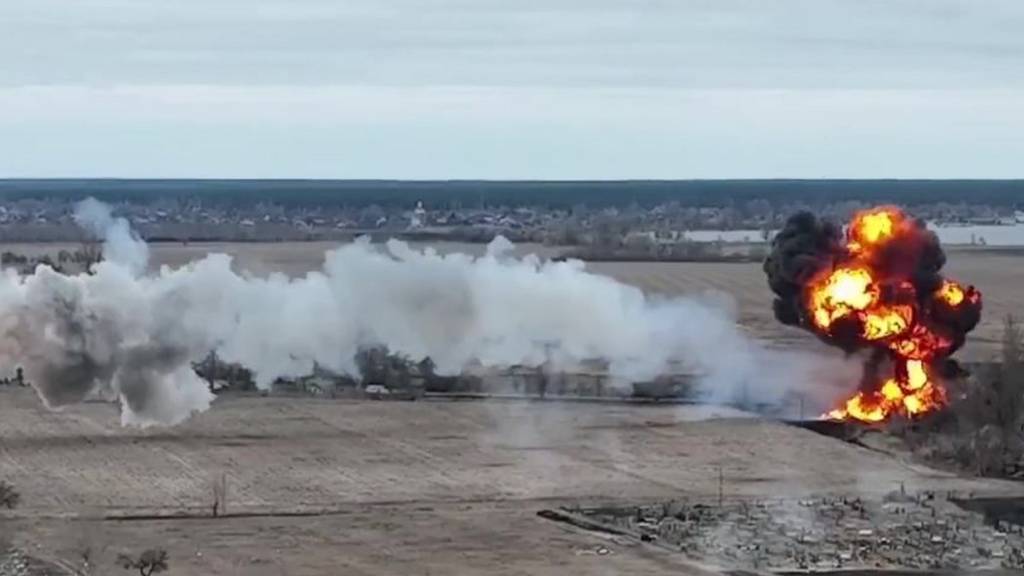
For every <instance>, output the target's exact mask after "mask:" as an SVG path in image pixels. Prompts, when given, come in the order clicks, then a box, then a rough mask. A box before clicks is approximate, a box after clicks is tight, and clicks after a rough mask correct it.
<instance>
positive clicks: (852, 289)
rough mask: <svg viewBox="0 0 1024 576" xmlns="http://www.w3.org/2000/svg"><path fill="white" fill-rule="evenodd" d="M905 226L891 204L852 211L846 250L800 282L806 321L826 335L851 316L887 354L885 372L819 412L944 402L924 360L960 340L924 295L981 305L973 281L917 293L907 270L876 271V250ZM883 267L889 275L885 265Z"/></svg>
mask: <svg viewBox="0 0 1024 576" xmlns="http://www.w3.org/2000/svg"><path fill="white" fill-rule="evenodd" d="M912 230H913V224H912V222H911V220H910V219H909V218H908V217H907V216H906V215H904V214H903V212H901V211H900V210H899V209H897V208H894V207H881V208H876V209H872V210H868V211H865V212H861V213H859V214H857V215H856V216H855V217H854V218H853V220H852V222H851V223H850V226H849V227H848V228H847V231H846V255H847V258H846V259H845V260H843V261H842V262H841V263H840V264H839V265H837V266H836V267H835V268H833V269H831V270H829V271H827V272H826V273H822V274H820V275H819V277H818V278H816V279H815V280H812V281H811V282H810V283H808V285H807V290H808V293H807V296H806V297H805V299H804V303H805V305H806V308H807V310H806V312H807V317H808V318H809V320H810V323H811V324H813V326H812V329H814V330H816V331H818V332H819V333H820V334H822V335H823V336H825V337H828V338H833V337H835V336H834V335H833V334H832V332H831V331H832V330H833V325H834V324H835V322H836V321H837V320H839V319H845V320H850V321H855V322H856V323H857V324H856V325H859V326H861V327H862V329H861V332H860V335H859V338H860V339H861V340H860V342H861V343H862V344H863V345H865V346H868V345H870V346H875V347H884V348H885V349H887V350H888V351H889V353H890V355H891V357H892V360H893V373H894V374H893V376H892V377H891V378H887V379H885V380H883V381H881V382H880V383H878V384H877V388H874V389H871V390H863V391H860V392H858V393H857V394H856V395H854V396H853V397H852V398H849V399H848V400H846V401H845V402H844V403H843V405H842V406H841V407H839V408H836V409H835V410H832V411H831V412H828V413H827V414H825V415H824V417H826V418H830V419H835V420H860V421H863V422H880V421H883V420H885V419H887V418H889V417H890V416H892V415H896V414H899V415H902V416H905V417H908V418H909V417H915V416H918V415H921V414H924V413H927V412H929V411H932V410H935V409H937V408H940V407H942V406H943V405H944V404H945V402H946V395H945V391H944V390H943V388H942V385H941V384H940V383H939V382H938V381H936V380H934V379H933V378H932V377H931V375H930V374H929V371H928V369H927V365H926V362H933V361H935V360H937V359H940V358H943V357H945V356H947V355H949V354H950V353H951V352H952V350H954V349H955V348H956V346H958V345H959V344H957V343H956V341H955V340H954V339H953V337H952V335H951V333H949V332H948V331H947V330H948V329H947V328H943V327H942V324H937V323H935V322H933V321H932V320H930V319H929V314H930V313H931V308H930V307H929V306H928V302H935V303H940V304H941V305H942V306H944V307H946V308H945V309H947V310H949V309H950V308H952V310H953V311H956V310H957V309H958V308H959V307H961V306H964V304H965V302H968V303H970V304H971V305H976V306H979V307H980V295H979V294H978V292H977V291H976V290H974V288H969V289H965V288H964V287H963V286H961V285H960V284H958V283H956V282H954V281H952V280H944V281H943V282H942V285H941V286H940V287H939V289H938V290H937V291H936V292H935V293H934V294H931V295H924V297H923V298H922V297H919V295H918V293H917V292H916V290H915V288H914V284H913V283H912V282H911V281H910V280H909V277H904V278H882V277H880V274H881V272H880V271H878V270H876V269H875V268H873V265H874V260H875V256H876V255H877V254H880V252H878V251H877V250H878V249H879V248H881V247H884V246H885V245H886V244H887V243H890V242H903V241H911V242H912V241H913V240H912V239H911V238H909V237H910V236H911V235H912V233H913V232H912ZM896 253H898V251H897V252H896ZM887 274H889V275H892V272H891V270H890V271H889V272H887ZM844 337H845V336H844Z"/></svg>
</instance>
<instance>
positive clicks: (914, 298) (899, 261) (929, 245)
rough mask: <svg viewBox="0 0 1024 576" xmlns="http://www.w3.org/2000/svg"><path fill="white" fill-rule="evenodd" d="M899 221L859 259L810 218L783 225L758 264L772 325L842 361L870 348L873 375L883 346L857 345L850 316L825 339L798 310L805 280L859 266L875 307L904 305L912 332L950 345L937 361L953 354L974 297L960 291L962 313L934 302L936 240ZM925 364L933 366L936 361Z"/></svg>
mask: <svg viewBox="0 0 1024 576" xmlns="http://www.w3.org/2000/svg"><path fill="white" fill-rule="evenodd" d="M903 218H905V219H904V220H900V221H899V225H898V226H897V227H896V230H895V233H894V235H893V237H892V238H890V239H889V241H887V242H885V243H884V244H883V245H881V246H878V247H877V248H876V249H873V250H870V251H868V252H867V254H868V256H864V255H863V254H861V255H857V254H855V253H853V252H851V250H850V249H849V248H848V246H847V241H848V238H847V237H846V236H845V235H844V233H843V230H842V228H841V227H840V226H839V225H838V224H836V223H834V222H831V221H828V220H826V219H821V218H818V217H817V216H815V215H814V214H812V213H810V212H799V213H797V214H794V215H793V216H792V217H790V218H789V220H788V221H787V222H786V225H785V226H784V227H783V228H782V230H781V231H780V232H779V233H778V234H777V235H776V236H775V238H774V239H773V241H772V250H771V253H770V255H769V256H768V258H767V259H766V260H765V262H764V272H765V274H766V275H767V277H768V286H769V287H770V288H771V290H772V292H773V293H774V294H775V299H774V301H773V302H772V307H773V309H774V312H775V317H776V318H777V319H778V320H779V322H782V323H783V324H786V325H789V326H798V327H801V328H803V329H805V330H808V331H810V332H812V333H814V334H815V335H817V336H818V337H819V338H821V339H822V340H824V341H825V342H827V343H828V344H830V345H833V346H838V347H840V348H842V349H843V350H845V351H847V352H849V353H852V352H856V351H858V350H862V349H865V348H875V349H876V353H873V354H871V355H869V360H868V366H867V369H868V371H869V372H876V371H877V370H878V369H879V366H880V365H881V364H882V361H883V358H884V354H882V353H880V352H877V350H879V349H880V348H881V349H884V346H886V343H885V342H871V341H867V340H865V339H864V338H863V337H862V336H861V334H862V330H863V326H862V325H861V324H860V321H859V320H858V319H856V318H855V317H853V316H851V317H848V318H847V319H844V320H842V321H837V322H835V323H834V324H833V325H832V326H830V328H829V330H828V331H824V330H821V329H819V328H818V327H817V326H816V325H815V324H814V323H813V321H812V319H811V318H810V315H809V314H810V313H809V311H808V306H807V304H806V299H807V297H808V284H809V283H810V282H811V281H812V280H814V279H816V278H820V277H821V276H822V275H824V274H827V273H829V272H830V271H831V270H833V269H835V268H836V267H838V266H842V265H845V264H849V263H851V262H852V261H854V260H857V259H858V258H860V260H859V262H860V263H862V264H866V265H867V266H868V267H869V268H870V269H871V271H872V276H873V278H874V279H875V280H876V283H877V284H878V286H879V289H880V293H881V299H882V303H884V304H890V305H893V304H906V305H912V306H913V307H914V309H915V322H916V323H917V324H920V325H922V326H923V327H926V328H927V329H928V330H930V331H932V332H934V333H936V334H939V335H941V336H942V337H943V338H944V339H946V340H947V341H949V342H950V345H949V346H948V347H944V348H943V349H942V354H941V355H942V356H948V355H949V354H952V353H953V352H954V351H956V350H957V349H958V348H960V347H961V346H962V345H963V343H964V341H965V339H966V335H967V333H968V332H970V331H971V330H973V329H974V327H975V326H976V325H977V324H978V321H979V320H980V318H981V296H980V294H979V293H978V292H977V291H976V290H975V289H974V287H973V286H970V287H965V288H964V290H965V294H966V298H965V302H964V303H963V305H960V306H956V307H953V306H950V305H948V304H947V303H946V302H945V301H943V300H941V299H939V298H937V296H936V292H937V291H938V290H939V289H940V288H941V287H942V285H943V280H944V279H943V276H942V273H941V271H942V267H943V266H944V265H945V263H946V255H945V253H944V252H943V250H942V247H941V245H940V243H939V239H938V237H937V236H936V235H935V233H934V232H932V231H931V230H928V228H927V227H926V226H925V224H924V223H923V222H921V221H920V220H917V219H915V218H911V217H909V216H903ZM908 285H909V288H908ZM929 360H930V361H932V362H934V361H936V360H938V358H929ZM940 368H943V369H944V371H945V370H946V369H953V367H942V366H940ZM865 376H866V378H870V377H871V376H870V375H868V374H866V375H865Z"/></svg>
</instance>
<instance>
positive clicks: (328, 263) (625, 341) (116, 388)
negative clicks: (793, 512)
mask: <svg viewBox="0 0 1024 576" xmlns="http://www.w3.org/2000/svg"><path fill="white" fill-rule="evenodd" d="M76 221H77V222H79V223H80V224H81V225H83V227H85V228H86V229H87V230H91V231H93V232H95V233H97V234H98V236H99V238H100V239H102V240H103V253H104V258H105V260H104V261H103V262H101V263H99V264H96V265H94V266H93V268H92V270H91V273H82V274H76V275H65V274H60V273H57V272H55V271H53V270H52V269H50V268H48V267H46V266H40V267H39V268H37V269H36V271H35V272H34V273H32V274H28V275H18V274H16V273H15V272H14V271H11V270H6V271H5V272H4V274H3V275H2V279H0V360H3V362H4V363H5V364H6V365H8V366H14V365H21V366H23V367H24V369H25V374H26V377H27V378H28V379H29V380H30V381H31V382H32V384H33V385H34V386H35V387H36V390H37V391H38V393H39V395H40V397H41V398H42V399H43V401H44V402H45V403H46V404H47V405H48V406H50V407H53V408H59V407H61V406H66V405H69V404H73V403H75V402H79V401H81V400H83V399H84V398H86V397H88V396H90V395H95V394H99V395H104V396H110V397H115V398H118V399H119V400H120V402H121V406H122V420H123V422H124V423H126V424H141V425H145V424H151V423H165V424H173V423H177V422H180V421H182V420H184V419H186V418H187V417H188V416H189V415H190V414H192V413H194V412H196V411H202V410H205V409H206V408H208V407H209V405H210V402H211V401H212V399H213V396H212V395H211V393H210V392H209V390H208V389H207V386H206V384H205V383H204V382H203V381H202V380H201V379H200V378H199V377H197V376H196V374H195V372H194V371H193V370H192V364H191V363H192V362H193V361H197V360H199V359H201V358H203V357H204V356H206V355H207V354H208V353H209V352H210V351H216V353H217V354H218V355H219V357H220V358H222V359H223V360H225V361H227V362H235V363H238V364H241V365H243V366H245V367H246V368H248V369H250V370H251V371H252V372H253V374H254V376H255V380H256V382H257V385H258V386H261V387H267V386H269V385H270V383H272V382H273V381H274V380H275V379H277V378H282V377H296V376H302V375H306V374H309V373H310V372H311V371H312V370H313V368H314V365H319V366H322V367H325V368H327V369H330V370H334V371H336V372H340V373H348V374H355V373H357V371H358V369H357V366H356V363H355V357H356V354H357V353H358V352H359V350H361V349H364V348H367V347H386V348H387V349H388V350H389V351H390V352H392V353H395V354H399V355H402V356H404V357H407V358H409V359H410V360H413V361H419V360H421V359H424V358H427V357H429V358H430V359H431V360H432V361H433V362H434V365H435V366H436V370H437V372H439V373H441V374H456V373H459V372H460V371H462V370H463V369H464V368H465V367H466V366H467V365H469V364H471V363H472V364H478V365H483V366H485V367H503V366H513V365H520V366H534V367H535V366H540V365H542V364H547V365H549V366H558V367H560V368H563V369H571V368H572V367H573V366H578V365H580V364H581V363H582V362H584V361H586V360H594V359H600V360H603V361H604V362H605V363H606V364H607V367H608V372H609V374H610V376H611V378H612V380H613V381H617V382H623V383H626V382H631V381H637V380H647V379H651V378H654V377H655V376H657V375H659V374H662V373H665V372H666V371H669V370H670V369H671V370H674V369H679V368H680V367H682V369H685V370H687V371H691V372H693V373H695V374H698V375H700V377H701V379H702V389H703V391H704V392H705V394H706V395H707V397H708V398H710V399H712V400H723V401H724V400H729V399H731V398H732V397H734V396H735V395H736V394H737V393H738V391H740V390H742V391H744V393H745V394H747V395H750V394H753V395H754V396H756V397H757V398H759V399H760V400H763V401H771V400H772V399H773V398H774V399H777V398H779V397H781V396H782V395H783V394H784V393H785V392H786V391H787V390H789V389H791V388H792V387H793V386H795V385H805V384H806V379H807V377H808V374H811V373H819V374H829V375H830V377H831V378H832V379H842V378H845V374H846V373H847V372H849V371H847V370H846V368H845V363H844V362H843V361H842V360H841V359H837V358H834V357H819V356H816V355H810V354H799V353H791V354H789V355H787V356H780V355H778V353H776V352H773V351H771V350H768V349H766V348H764V347H763V346H761V345H760V344H759V343H757V342H756V341H754V340H752V339H750V338H749V337H747V336H746V335H745V334H744V332H743V331H742V330H741V329H740V328H739V327H738V325H737V323H736V321H735V317H734V316H735V314H734V312H733V311H732V310H730V308H729V305H728V304H727V303H725V301H723V300H722V299H721V298H718V299H715V298H706V297H702V298H673V299H655V298H649V297H647V296H645V295H644V294H643V292H641V291H640V290H639V289H637V288H634V287H631V286H628V285H625V284H622V283H619V282H617V281H615V280H612V279H610V278H607V277H604V276H599V275H596V274H590V273H588V272H587V271H586V270H585V266H584V264H583V263H582V262H578V261H568V262H551V261H541V260H540V259H539V258H537V257H535V256H526V257H524V258H514V257H511V256H510V255H509V248H510V247H511V244H510V243H509V242H508V241H507V240H505V239H503V238H498V239H496V240H495V241H494V242H492V243H491V244H490V245H489V246H488V250H487V252H486V254H485V255H483V256H481V257H476V258H475V257H471V256H468V255H464V254H449V255H441V254H438V253H437V252H435V251H433V250H432V249H429V248H428V249H425V250H423V251H418V250H413V249H411V248H410V247H409V246H408V245H406V244H404V243H402V242H398V241H394V240H393V241H390V242H388V243H387V244H386V245H385V246H384V247H383V248H380V247H375V246H373V245H371V244H370V243H369V242H366V241H357V242H354V243H351V244H347V245H343V246H340V247H339V248H337V249H335V250H331V251H329V252H327V254H326V255H325V261H324V265H323V268H322V269H321V270H319V271H315V272H312V273H309V274H307V275H306V276H303V277H300V278H288V277H286V276H283V275H270V276H269V277H265V278H257V277H253V276H250V275H248V274H245V273H240V272H238V271H236V270H234V269H233V267H232V262H231V259H230V258H229V257H228V256H226V255H223V254H211V255H208V256H207V257H205V258H203V259H202V260H200V261H197V262H194V263H192V264H189V265H187V266H183V267H181V268H177V269H171V268H167V267H164V268H162V269H160V270H159V271H157V272H154V273H147V272H146V269H147V266H146V259H147V257H148V250H147V248H146V245H145V243H144V242H143V241H142V240H141V239H139V237H138V236H137V235H135V234H134V233H133V232H132V231H131V228H130V226H129V225H128V222H127V221H126V220H124V219H122V218H115V217H113V216H112V215H111V213H110V210H109V208H107V207H105V206H103V205H102V204H100V203H98V202H96V201H87V202H85V203H83V204H82V205H81V206H79V209H78V212H77V213H76ZM851 374H852V372H851ZM841 384H846V382H842V383H841ZM825 389H826V390H828V389H829V388H828V387H825Z"/></svg>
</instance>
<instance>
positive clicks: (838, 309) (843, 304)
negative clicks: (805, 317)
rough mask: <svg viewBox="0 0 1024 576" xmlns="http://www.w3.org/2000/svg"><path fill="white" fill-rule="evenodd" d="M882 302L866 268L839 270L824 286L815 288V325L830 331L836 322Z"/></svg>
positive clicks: (812, 290) (822, 284)
mask: <svg viewBox="0 0 1024 576" xmlns="http://www.w3.org/2000/svg"><path fill="white" fill-rule="evenodd" d="M877 300H878V291H877V288H875V287H874V286H873V285H872V279H871V272H869V271H868V270H867V269H866V268H839V269H836V270H833V271H832V273H831V274H829V275H828V276H826V277H825V278H824V279H823V280H822V281H821V282H820V283H817V284H812V285H811V307H812V310H813V318H814V322H815V324H817V325H818V326H819V327H820V328H823V329H827V328H828V327H829V326H831V325H832V323H833V322H835V321H836V320H838V319H839V318H842V317H844V316H847V315H849V314H851V313H852V312H855V311H859V310H864V309H866V308H868V307H869V306H871V305H873V304H874V303H875V302H876V301H877Z"/></svg>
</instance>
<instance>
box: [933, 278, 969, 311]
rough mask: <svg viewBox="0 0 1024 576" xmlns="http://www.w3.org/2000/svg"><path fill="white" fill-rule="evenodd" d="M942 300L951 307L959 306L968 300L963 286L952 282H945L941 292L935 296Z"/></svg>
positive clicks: (940, 289)
mask: <svg viewBox="0 0 1024 576" xmlns="http://www.w3.org/2000/svg"><path fill="white" fill-rule="evenodd" d="M935 295H936V297H938V298H939V299H940V300H942V301H943V302H945V303H946V304H949V305H950V306H954V307H956V306H959V305H960V304H961V303H962V302H963V301H964V298H966V295H965V294H964V288H963V286H961V285H959V284H957V283H956V282H953V281H952V280H944V281H943V282H942V286H941V287H940V288H939V291H938V292H937V293H936V294H935Z"/></svg>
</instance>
